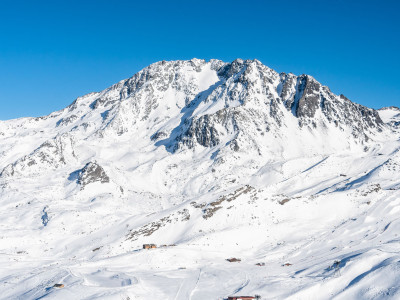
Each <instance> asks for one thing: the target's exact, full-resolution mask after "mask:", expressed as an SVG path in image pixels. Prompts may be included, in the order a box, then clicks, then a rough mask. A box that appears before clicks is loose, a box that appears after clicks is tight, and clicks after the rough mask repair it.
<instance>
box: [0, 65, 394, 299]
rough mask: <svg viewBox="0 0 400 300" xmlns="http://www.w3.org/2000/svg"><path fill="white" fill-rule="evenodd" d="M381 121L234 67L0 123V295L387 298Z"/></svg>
mask: <svg viewBox="0 0 400 300" xmlns="http://www.w3.org/2000/svg"><path fill="white" fill-rule="evenodd" d="M399 124H400V115H399V111H398V109H396V108H393V107H392V108H385V109H382V110H379V111H376V110H374V109H371V108H367V107H365V106H362V105H359V104H356V103H353V102H351V101H350V100H349V99H347V98H346V97H345V96H343V95H335V94H333V93H332V92H331V91H330V89H329V88H328V87H327V86H324V85H322V84H321V83H319V82H318V81H316V80H315V79H314V78H313V77H311V76H309V75H300V76H296V75H294V74H291V73H288V74H286V73H280V74H279V73H277V72H275V71H274V70H272V69H270V68H268V67H267V66H265V65H263V64H262V63H261V62H260V61H258V60H241V59H236V60H235V61H233V62H231V63H226V62H222V61H220V60H210V61H205V60H199V59H192V60H189V61H161V62H157V63H154V64H152V65H150V66H148V67H146V68H144V69H143V70H141V71H140V72H138V73H137V74H135V75H134V76H133V77H131V78H129V79H126V80H122V81H120V82H118V83H116V84H115V85H113V86H111V87H109V88H107V89H105V90H104V91H101V92H96V93H90V94H88V95H85V96H82V97H79V98H78V99H76V100H75V101H74V102H73V103H72V104H71V105H69V106H68V107H66V108H65V109H63V110H60V111H57V112H54V113H51V114H50V115H48V116H44V117H40V118H22V119H16V120H9V121H1V122H0V141H1V142H0V154H1V155H0V187H1V189H0V205H1V211H2V213H1V214H0V220H1V224H2V227H1V229H0V232H1V237H2V238H1V240H2V241H3V242H2V243H0V252H1V253H3V254H2V256H1V257H2V262H3V263H4V265H5V266H10V267H5V268H4V270H3V271H2V272H0V274H2V275H3V276H2V277H3V278H5V279H4V280H3V281H2V282H0V283H2V284H3V285H7V284H9V283H10V282H13V283H20V284H18V287H17V286H13V289H9V291H8V292H7V293H6V294H5V297H6V298H18V297H24V298H28V299H37V298H40V297H45V296H49V297H57V298H60V297H61V298H62V297H64V298H71V297H73V298H81V297H82V295H85V297H87V298H93V299H94V298H96V297H100V298H101V297H103V298H104V297H111V298H113V297H114V298H115V297H116V298H118V297H119V298H121V297H123V298H124V299H126V298H127V297H128V298H131V299H135V298H142V299H149V298H155V299H161V298H168V299H169V298H171V299H190V298H191V299H217V298H218V297H219V298H220V299H222V298H226V297H227V296H229V295H230V294H237V293H242V292H243V293H245V294H256V293H257V294H261V295H263V296H264V297H265V299H270V298H276V299H286V298H288V297H290V296H293V297H294V298H296V299H313V297H314V298H315V299H321V298H326V299H328V298H331V297H333V295H334V296H338V297H339V298H340V297H343V298H347V299H348V298H349V297H350V298H351V297H355V298H365V299H375V298H374V297H375V296H376V295H383V294H385V293H392V294H391V295H397V296H398V295H399V292H398V289H397V290H393V289H392V286H393V284H392V283H393V282H398V278H399V276H400V275H399V274H400V273H399V272H398V268H397V267H396V266H397V265H396V264H397V263H398V261H399V259H400V257H398V254H397V253H398V251H397V250H399V249H398V246H396V245H398V239H397V238H396V236H397V232H398V230H399V229H400V223H399V221H398V218H396V216H397V213H396V212H398V211H399V209H400V208H399V203H398V201H397V199H398V197H400V194H399V188H400V176H399V175H398V174H399V172H398V171H399V170H400V156H399V153H400V152H399V149H400V144H399V138H400V132H399V130H400V129H399ZM383 215H385V218H384V217H383ZM366 240H368V241H369V242H368V243H365V241H366ZM154 243H156V244H158V245H163V247H162V248H161V249H150V250H141V249H142V247H143V244H154ZM396 247H397V248H396ZM396 251H397V252H396ZM227 258H240V259H239V260H238V259H236V260H232V261H234V262H236V264H235V263H233V264H232V263H230V262H228V261H226V259H227ZM238 262H240V264H239V263H238ZM334 262H339V263H336V264H335V265H334V266H335V268H334V269H335V270H336V271H337V269H338V268H340V270H341V274H342V275H343V277H342V278H341V279H338V278H337V277H335V276H336V275H337V273H335V272H336V271H335V270H334V269H332V268H328V267H329V266H331V265H333V263H334ZM256 264H257V265H256ZM393 264H395V266H393ZM27 266H29V268H30V270H31V271H30V273H29V275H27V273H26V268H27ZM396 268H397V269H396ZM266 270H267V271H266ZM389 271H390V272H391V273H390V272H389ZM388 273H390V274H391V275H390V276H389V277H385V280H382V278H383V277H382V276H383V275H382V274H388ZM265 278H267V279H265ZM388 278H389V279H388ZM38 282H40V284H38ZM371 282H376V284H377V285H376V288H375V289H374V291H375V292H374V293H372V292H371V290H368V289H367V287H368V288H369V287H370V283H371ZM61 283H62V284H64V286H65V288H64V289H60V290H55V289H54V288H53V287H54V285H55V284H61ZM88 287H90V288H88ZM371 293H372V294H371ZM71 295H73V296H71ZM315 295H317V296H315ZM374 295H375V296H374ZM119 298H118V299H119Z"/></svg>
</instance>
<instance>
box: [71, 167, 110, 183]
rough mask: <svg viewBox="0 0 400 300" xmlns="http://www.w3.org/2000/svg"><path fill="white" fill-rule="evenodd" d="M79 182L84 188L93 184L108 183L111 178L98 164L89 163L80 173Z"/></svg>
mask: <svg viewBox="0 0 400 300" xmlns="http://www.w3.org/2000/svg"><path fill="white" fill-rule="evenodd" d="M77 182H78V184H80V185H81V187H82V188H84V187H85V186H87V185H88V184H90V183H93V182H100V183H108V182H110V178H109V177H108V176H107V174H106V172H105V171H104V169H103V168H102V167H101V166H100V165H98V164H97V163H96V162H89V163H87V164H86V165H85V166H84V167H83V169H82V170H80V171H79V173H78V180H77Z"/></svg>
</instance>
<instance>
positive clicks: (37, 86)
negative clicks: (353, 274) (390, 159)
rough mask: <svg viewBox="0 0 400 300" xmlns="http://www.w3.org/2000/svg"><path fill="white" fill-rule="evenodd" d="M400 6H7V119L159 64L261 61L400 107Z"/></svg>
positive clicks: (2, 11)
mask: <svg viewBox="0 0 400 300" xmlns="http://www.w3.org/2000/svg"><path fill="white" fill-rule="evenodd" d="M399 11H400V1H385V0H380V1H374V0H364V1H358V0H354V1H353V0H352V1H341V0H332V1H290V0H287V1H277V0H276V1H253V0H247V1H236V0H230V1H216V0H214V1H208V0H203V1H173V0H172V1H165V0H164V1H102V0H96V1H84V0H81V1H74V0H70V1H40V0H37V1H6V0H5V1H1V7H0V88H1V93H0V104H1V109H0V119H1V120H4V119H10V118H17V117H23V116H40V115H45V114H48V113H50V112H52V111H54V110H58V109H61V108H64V107H65V106H67V105H68V104H70V103H71V102H72V101H73V100H74V99H75V98H76V97H78V96H81V95H84V94H86V93H89V92H92V91H100V90H102V89H104V88H107V87H108V86H110V85H111V84H113V83H115V82H118V81H119V80H122V79H124V78H128V77H130V76H132V75H133V74H134V73H136V72H137V71H139V70H140V69H142V68H144V67H145V66H147V65H149V64H150V63H153V62H156V61H159V60H175V59H191V58H193V57H196V58H204V59H211V58H217V59H221V60H224V61H232V60H234V59H235V58H238V57H239V58H243V59H254V58H257V59H259V60H260V61H262V62H263V63H264V64H265V65H267V66H269V67H271V68H273V69H275V70H276V71H278V72H292V73H295V74H303V73H305V74H310V75H312V76H314V77H315V78H316V79H317V80H319V81H320V82H321V83H322V84H325V85H328V86H329V87H330V88H331V90H332V91H333V92H335V93H337V94H341V93H342V94H344V95H346V96H347V97H348V98H349V99H351V100H353V101H355V102H358V103H361V104H363V105H367V106H370V107H374V108H379V107H382V106H389V105H397V106H399V105H400V97H399V95H400V75H399V74H400V73H399V72H400V58H399V54H400V21H399V19H400V18H399V17H398V13H399Z"/></svg>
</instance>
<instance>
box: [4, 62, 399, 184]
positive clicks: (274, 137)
mask: <svg viewBox="0 0 400 300" xmlns="http://www.w3.org/2000/svg"><path fill="white" fill-rule="evenodd" d="M0 125H1V126H0V132H1V133H0V136H1V137H2V138H4V139H8V138H10V137H12V136H13V132H17V131H18V132H19V131H21V132H24V136H18V137H16V138H15V142H14V143H25V142H24V141H25V140H26V138H25V135H28V136H35V137H37V140H38V141H39V140H40V141H41V144H39V146H38V144H35V143H28V142H26V147H21V149H25V150H24V151H21V155H18V156H16V155H15V154H14V153H13V151H12V150H11V149H12V148H11V147H8V146H7V147H8V148H0V153H1V154H2V156H1V157H0V162H1V163H4V164H3V165H2V166H5V167H4V168H3V170H2V172H1V176H2V177H6V176H13V175H14V174H23V175H29V174H40V173H41V172H45V171H48V170H55V169H59V168H60V167H61V166H65V165H69V163H74V164H76V165H79V162H78V161H79V159H78V158H77V156H76V153H75V152H76V149H75V145H74V143H75V141H76V140H79V141H84V142H82V143H83V144H85V143H86V141H94V142H96V141H98V140H102V139H104V141H105V143H107V140H108V139H110V140H113V139H118V138H119V137H120V136H121V137H122V138H123V139H132V138H133V139H137V141H140V143H142V144H143V145H144V146H146V145H149V144H150V145H152V146H156V147H159V146H161V147H165V149H167V150H168V151H170V152H176V151H178V150H179V151H181V150H182V151H183V150H185V149H195V148H197V149H203V148H214V147H216V148H224V149H225V152H230V153H231V154H232V153H237V152H241V151H243V152H252V153H253V154H257V155H265V153H267V154H268V153H269V154H268V155H270V154H271V153H277V151H278V152H284V151H287V150H288V149H294V150H290V151H291V152H295V151H297V149H299V153H297V154H296V153H292V155H303V154H304V153H309V152H310V151H311V152H312V153H314V154H321V153H326V151H328V150H329V151H331V152H336V151H337V150H340V149H338V147H339V146H340V145H342V146H341V147H352V145H359V146H361V147H363V145H364V144H365V143H366V142H368V141H369V140H373V139H374V135H376V134H377V133H379V132H381V131H382V130H384V129H385V128H386V126H387V125H385V124H384V123H383V122H382V120H381V119H380V117H379V114H378V113H377V112H376V111H375V110H373V109H370V108H367V107H364V106H362V105H359V104H355V103H353V102H351V101H350V100H349V99H347V98H346V97H345V96H343V95H340V96H338V95H335V94H333V93H332V92H331V91H330V90H329V88H328V87H326V86H323V85H321V84H320V83H319V82H317V81H316V80H315V79H314V78H313V77H311V76H309V75H300V76H296V75H294V74H291V73H288V74H286V73H281V74H278V73H277V72H275V71H274V70H272V69H270V68H268V67H267V66H265V65H263V64H262V63H261V62H259V61H258V60H241V59H236V60H235V61H233V62H232V63H225V62H222V61H219V60H211V61H209V62H206V61H205V60H199V59H192V60H190V61H170V62H166V61H162V62H158V63H154V64H152V65H150V66H148V67H146V68H144V69H143V70H141V71H140V72H138V73H137V74H135V75H134V76H133V77H131V78H129V79H126V80H122V81H120V82H118V83H117V84H115V85H113V86H111V87H110V88H108V89H106V90H104V91H101V92H99V93H91V94H88V95H85V96H83V97H80V98H78V99H76V100H75V101H74V102H73V103H72V104H71V105H70V106H68V107H67V108H65V109H64V110H61V111H58V112H54V113H52V114H50V115H49V116H46V117H41V118H30V119H21V120H20V121H16V122H14V123H10V124H8V123H4V124H0ZM395 125H396V124H395ZM395 125H393V126H395ZM396 126H397V125H396ZM42 127H47V128H51V131H48V132H46V134H42V133H43V131H42V130H41V128H42ZM32 128H33V129H32ZM24 130H26V131H24ZM26 132H28V133H26ZM311 140H312V141H313V143H314V144H315V145H313V146H312V147H310V145H309V144H307V143H308V142H303V141H311ZM288 141H289V143H288ZM79 143H80V142H79ZM289 144H291V145H290V146H289ZM31 145H35V147H34V148H30V147H32V146H31ZM332 145H333V146H332ZM331 146H332V147H331ZM83 156H85V154H83ZM3 158H4V159H3ZM76 165H74V168H75V169H76ZM72 170H73V169H72Z"/></svg>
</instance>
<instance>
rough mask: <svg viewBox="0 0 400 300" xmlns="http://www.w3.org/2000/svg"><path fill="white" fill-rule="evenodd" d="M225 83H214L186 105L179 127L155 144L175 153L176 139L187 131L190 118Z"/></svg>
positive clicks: (220, 81) (221, 81) (182, 111)
mask: <svg viewBox="0 0 400 300" xmlns="http://www.w3.org/2000/svg"><path fill="white" fill-rule="evenodd" d="M222 83H223V80H219V81H217V82H216V83H214V84H213V85H211V86H210V87H209V88H208V89H207V90H205V91H202V92H200V93H198V94H197V95H196V96H195V97H194V99H193V100H192V101H190V103H189V104H188V105H186V106H185V107H184V108H182V110H181V114H183V115H182V117H181V121H180V123H179V125H178V126H177V127H175V128H174V129H173V130H172V131H171V133H170V135H169V137H167V138H165V139H163V140H160V141H157V142H156V143H155V145H156V146H157V147H158V146H164V147H165V149H166V150H167V151H168V152H170V153H174V152H175V150H176V145H175V142H176V138H177V137H178V136H179V134H180V133H182V132H184V131H185V129H187V128H188V127H189V126H190V122H189V120H190V118H192V117H193V113H194V111H195V110H196V108H197V107H198V106H199V105H200V103H201V102H203V101H204V100H205V99H207V97H208V96H209V95H210V94H211V93H212V92H213V91H214V90H215V89H216V88H217V87H218V86H220V85H221V84H222ZM156 134H157V133H155V135H156Z"/></svg>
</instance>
